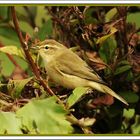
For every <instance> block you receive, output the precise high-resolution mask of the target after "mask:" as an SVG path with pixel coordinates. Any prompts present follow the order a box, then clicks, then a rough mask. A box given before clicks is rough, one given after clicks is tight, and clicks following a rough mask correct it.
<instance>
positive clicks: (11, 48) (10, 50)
mask: <svg viewBox="0 0 140 140" xmlns="http://www.w3.org/2000/svg"><path fill="white" fill-rule="evenodd" d="M0 52H4V53H8V54H11V55H16V56H19V57H21V58H23V59H25V57H24V54H23V51H22V50H21V49H19V48H17V47H16V46H12V45H9V46H4V47H2V48H0Z"/></svg>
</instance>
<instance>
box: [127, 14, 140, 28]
mask: <svg viewBox="0 0 140 140" xmlns="http://www.w3.org/2000/svg"><path fill="white" fill-rule="evenodd" d="M139 17H140V13H131V14H129V15H128V16H127V22H130V23H135V24H136V27H137V28H139V27H140V18H139Z"/></svg>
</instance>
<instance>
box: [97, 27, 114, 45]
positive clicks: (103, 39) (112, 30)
mask: <svg viewBox="0 0 140 140" xmlns="http://www.w3.org/2000/svg"><path fill="white" fill-rule="evenodd" d="M116 32H117V29H116V28H114V27H111V29H110V33H109V34H108V35H105V36H103V37H100V38H99V39H97V41H96V44H102V43H103V42H104V41H105V40H107V39H108V38H109V37H111V36H112V35H113V34H114V33H116Z"/></svg>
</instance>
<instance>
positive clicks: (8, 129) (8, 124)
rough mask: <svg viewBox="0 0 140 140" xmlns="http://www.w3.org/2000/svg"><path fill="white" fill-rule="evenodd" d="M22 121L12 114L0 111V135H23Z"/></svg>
mask: <svg viewBox="0 0 140 140" xmlns="http://www.w3.org/2000/svg"><path fill="white" fill-rule="evenodd" d="M20 128H21V120H20V119H18V118H17V117H16V115H15V114H14V113H12V112H2V111H0V134H22V132H21V130H20Z"/></svg>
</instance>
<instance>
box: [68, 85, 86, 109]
mask: <svg viewBox="0 0 140 140" xmlns="http://www.w3.org/2000/svg"><path fill="white" fill-rule="evenodd" d="M88 89H89V88H85V87H77V88H75V89H74V90H73V92H72V94H71V95H70V96H69V98H68V100H67V107H68V108H70V107H71V106H73V105H74V104H75V103H76V102H77V101H78V100H79V99H80V98H81V97H82V96H83V95H85V94H87V90H88Z"/></svg>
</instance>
